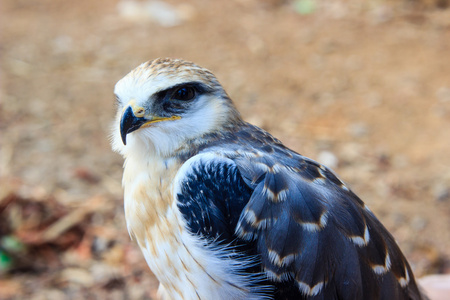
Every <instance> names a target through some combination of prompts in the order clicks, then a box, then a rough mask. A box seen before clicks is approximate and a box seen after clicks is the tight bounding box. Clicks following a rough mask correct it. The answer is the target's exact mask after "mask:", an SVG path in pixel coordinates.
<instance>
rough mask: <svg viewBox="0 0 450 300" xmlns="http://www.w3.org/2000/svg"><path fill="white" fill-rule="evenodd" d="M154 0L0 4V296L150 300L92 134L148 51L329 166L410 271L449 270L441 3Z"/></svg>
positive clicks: (107, 122) (105, 149)
mask: <svg viewBox="0 0 450 300" xmlns="http://www.w3.org/2000/svg"><path fill="white" fill-rule="evenodd" d="M149 3H150V4H149ZM155 3H156V2H154V1H153V2H135V1H125V0H122V1H121V2H118V1H106V0H100V1H90V0H80V1H77V2H74V1H62V0H61V1H54V0H41V1H37V0H27V1H25V0H4V1H2V4H1V10H2V11H1V17H0V22H1V45H0V47H1V48H0V50H1V77H0V80H1V90H0V101H1V102H0V130H1V131H0V147H1V152H0V298H1V299H8V298H11V299H22V298H26V299H80V298H81V297H86V299H153V298H154V297H155V290H156V287H157V282H156V280H155V278H154V277H153V276H152V275H151V273H150V271H149V270H148V269H147V266H146V264H145V262H144V259H143V257H142V255H141V253H140V252H139V250H138V249H137V247H136V246H135V244H134V243H133V242H132V241H130V239H129V237H128V234H127V230H126V226H125V221H124V216H123V203H122V201H123V199H122V188H121V182H120V181H121V173H122V158H121V157H120V156H119V155H117V154H115V153H113V152H112V151H111V149H110V145H109V134H110V129H111V123H112V119H113V115H114V111H115V107H114V101H115V100H114V96H113V87H114V84H115V82H116V81H117V80H119V79H120V78H121V77H122V76H124V75H125V74H126V73H127V72H128V71H130V70H131V69H132V68H134V67H135V66H137V65H138V64H139V63H141V62H144V61H147V60H150V59H153V58H156V57H179V58H184V59H187V60H191V61H194V62H196V63H198V64H199V65H201V66H204V67H207V68H208V69H210V70H211V71H213V72H214V73H215V74H216V75H217V77H218V78H219V80H220V81H221V83H222V84H223V85H224V87H225V89H226V90H227V91H228V93H229V95H230V96H231V98H232V99H234V101H235V103H236V105H237V107H238V108H239V110H240V111H241V113H242V115H243V116H244V118H245V119H247V120H248V121H250V122H252V123H254V124H256V125H258V126H261V127H263V128H264V129H266V130H268V131H270V132H271V133H272V134H273V135H275V136H276V137H278V138H279V139H281V140H282V141H283V142H285V144H287V145H288V146H289V147H291V148H293V149H295V150H296V151H297V152H300V153H302V154H304V155H306V156H309V157H311V158H313V159H316V160H319V161H321V162H323V163H325V164H328V165H329V166H330V167H332V168H333V169H334V170H335V171H336V172H337V173H338V174H339V175H340V177H341V178H342V179H343V180H344V181H345V182H347V183H348V184H349V185H350V186H351V187H352V189H353V190H354V192H355V193H357V194H358V195H359V196H360V197H361V198H362V199H363V200H364V201H365V202H366V203H367V204H368V205H369V207H370V208H371V209H372V210H373V211H374V212H375V213H376V215H377V216H378V217H379V219H380V220H381V221H382V222H383V223H384V224H385V226H386V227H387V228H388V229H389V230H390V231H391V232H392V234H393V235H394V237H395V238H396V239H397V241H398V243H399V245H400V247H401V249H402V250H403V252H404V253H405V255H406V257H407V258H408V260H409V261H410V263H411V266H412V268H413V270H414V271H415V274H416V277H422V276H425V275H427V274H446V273H450V233H449V232H450V230H449V229H450V155H449V153H450V9H445V8H443V6H445V4H446V3H447V2H446V1H435V2H433V1H423V2H421V1H415V2H414V1H401V0H398V1H387V0H386V1H383V0H380V1H375V0H373V1H357V0H347V1H344V0H329V1H325V0H323V1H319V0H318V1H314V0H312V1H306V0H303V1H281V0H280V1H277V0H265V1H257V0H233V1H207V0H194V1H190V2H189V3H187V2H186V1H176V0H170V1H167V2H165V3H163V4H166V6H164V5H162V4H161V2H157V3H156V4H155Z"/></svg>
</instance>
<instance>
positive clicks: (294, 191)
mask: <svg viewBox="0 0 450 300" xmlns="http://www.w3.org/2000/svg"><path fill="white" fill-rule="evenodd" d="M115 95H116V97H117V105H118V112H117V118H116V122H115V124H114V129H113V135H112V144H113V148H114V150H115V151H117V152H119V153H120V154H122V155H123V157H124V158H125V164H124V174H123V186H124V189H125V192H124V194H125V196H124V201H125V204H124V205H125V216H126V221H127V227H128V231H129V233H130V235H131V237H132V238H133V239H134V240H135V241H136V242H137V243H138V245H139V247H140V248H141V250H142V252H143V254H144V256H145V259H146V261H147V263H148V265H149V266H150V269H151V270H152V272H153V273H154V274H155V275H156V277H157V278H158V280H159V282H160V287H159V290H158V294H159V295H160V297H161V298H163V299H203V300H204V299H206V300H209V299H213V300H219V299H351V300H354V299H366V300H367V299H421V296H420V293H419V291H418V288H417V285H416V283H415V281H414V276H413V273H412V271H411V268H410V266H409V264H408V262H407V261H406V259H405V257H404V256H403V254H402V252H401V251H400V249H399V247H398V246H397V244H396V243H395V241H394V238H393V237H392V235H391V234H389V232H388V231H387V230H386V228H384V227H383V225H382V224H381V223H380V222H379V221H378V220H377V218H376V217H375V215H374V214H373V213H372V212H371V211H370V209H369V208H368V207H367V206H366V205H365V204H364V203H363V202H362V201H361V200H360V199H359V198H358V197H357V196H356V195H355V194H354V193H353V192H352V191H351V190H350V189H349V188H348V187H347V186H346V185H345V183H343V182H342V181H341V180H340V179H339V178H338V177H337V176H336V175H335V174H334V173H333V172H332V171H331V170H330V169H328V168H327V167H325V166H323V165H321V164H319V163H317V162H315V161H313V160H312V159H309V158H307V157H304V156H302V155H300V154H298V153H296V152H294V151H293V150H290V149H288V148H286V147H285V146H284V145H283V144H282V143H281V142H280V141H279V140H278V139H276V138H274V137H272V136H271V135H270V134H269V133H267V132H265V131H264V130H262V129H260V128H258V127H256V126H253V125H251V124H249V123H246V122H245V121H243V120H242V119H241V116H240V115H239V112H238V111H237V110H236V108H235V107H234V105H233V103H232V101H231V99H230V98H229V96H228V95H227V93H226V92H225V91H224V89H223V87H222V86H221V85H220V83H219V82H218V80H217V79H216V77H215V76H214V75H213V74H212V73H211V72H210V71H208V70H206V69H204V68H202V67H199V66H197V65H196V64H194V63H191V62H187V61H183V60H179V59H155V60H153V61H150V62H146V63H144V64H142V65H140V66H139V67H137V68H136V69H134V70H133V71H131V72H130V73H129V74H128V75H126V76H125V77H124V78H123V79H121V80H120V81H119V82H118V83H117V84H116V86H115Z"/></svg>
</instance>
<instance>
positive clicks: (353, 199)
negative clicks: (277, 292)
mask: <svg viewBox="0 0 450 300" xmlns="http://www.w3.org/2000/svg"><path fill="white" fill-rule="evenodd" d="M274 147H277V148H278V151H276V153H278V154H277V155H268V154H264V153H263V152H261V153H259V155H255V156H253V157H251V156H245V157H242V156H241V157H235V158H234V160H235V162H236V164H237V166H238V168H239V170H240V172H241V174H242V176H243V178H244V180H245V181H246V183H247V184H248V185H249V186H250V187H252V188H253V193H252V195H251V197H250V200H249V202H248V204H247V205H246V206H245V208H244V210H243V212H242V215H241V217H240V219H239V223H238V226H237V229H236V233H237V234H238V236H239V237H241V238H242V239H244V240H247V241H249V242H256V245H257V247H258V250H257V252H258V253H260V255H261V258H262V267H263V269H264V270H265V271H266V272H267V274H268V276H269V278H270V279H271V280H273V281H275V282H276V281H280V282H283V281H290V282H291V283H292V284H294V285H296V286H297V288H298V289H299V290H300V291H301V292H302V294H303V295H304V296H307V297H309V298H310V299H420V293H419V291H418V289H417V286H416V284H415V282H414V277H413V274H412V272H411V269H410V267H409V265H408V263H407V261H406V259H405V258H404V256H403V254H402V253H401V251H400V249H399V248H398V246H397V244H396V243H395V241H394V239H393V237H392V236H391V235H390V234H389V232H388V231H387V230H386V229H385V228H384V227H383V225H382V224H381V223H380V222H379V221H378V220H377V219H376V217H375V216H374V214H373V213H372V212H371V211H370V210H369V209H368V208H367V207H366V206H365V205H364V203H363V202H362V201H361V200H360V199H359V198H358V197H357V196H356V195H355V194H354V193H353V192H351V191H350V190H349V189H348V188H347V187H346V186H345V185H344V184H343V183H342V182H341V181H340V180H339V179H338V178H337V177H336V176H335V175H334V174H333V173H332V172H331V171H330V170H329V169H327V168H326V167H324V166H321V165H320V164H318V163H317V162H314V161H312V160H310V159H307V158H305V157H302V156H300V155H298V154H296V153H293V152H290V150H288V149H286V148H284V147H282V146H280V145H278V146H277V145H276V146H274ZM283 151H285V152H288V151H289V155H287V154H286V155H282V153H283Z"/></svg>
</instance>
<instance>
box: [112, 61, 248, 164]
mask: <svg viewBox="0 0 450 300" xmlns="http://www.w3.org/2000/svg"><path fill="white" fill-rule="evenodd" d="M114 93H115V95H116V99H117V106H118V111H117V116H116V120H115V123H114V128H113V134H112V144H113V149H114V150H116V151H117V152H119V153H121V154H122V155H124V156H127V154H128V153H129V152H130V151H132V152H135V151H144V152H145V153H148V152H149V151H153V152H154V153H155V154H157V155H160V156H171V155H173V154H174V151H176V150H178V149H180V148H181V147H183V145H185V144H186V143H187V142H188V141H192V140H195V139H199V138H201V137H203V136H205V135H207V134H209V133H214V132H218V131H220V130H221V129H223V128H224V127H226V126H230V124H234V123H239V122H241V119H240V116H239V113H238V112H237V110H236V109H235V108H234V106H233V104H232V102H231V100H230V98H229V97H228V95H227V94H226V92H225V91H224V89H223V88H222V86H221V85H220V83H219V81H218V80H217V79H216V77H215V76H214V75H213V74H212V73H211V72H210V71H208V70H206V69H204V68H202V67H199V66H197V65H196V64H194V63H191V62H187V61H184V60H179V59H168V58H165V59H155V60H153V61H149V62H146V63H143V64H141V65H140V66H138V67H137V68H136V69H134V70H133V71H131V72H130V73H129V74H128V75H126V76H125V77H124V78H122V79H121V80H120V81H119V82H117V84H116V86H115V89H114Z"/></svg>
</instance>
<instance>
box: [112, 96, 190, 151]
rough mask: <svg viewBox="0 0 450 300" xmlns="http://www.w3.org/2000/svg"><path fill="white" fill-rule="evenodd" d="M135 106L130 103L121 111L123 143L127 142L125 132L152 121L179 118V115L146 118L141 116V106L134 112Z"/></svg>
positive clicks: (127, 132) (145, 125) (148, 124)
mask: <svg viewBox="0 0 450 300" xmlns="http://www.w3.org/2000/svg"><path fill="white" fill-rule="evenodd" d="M135 108H136V107H132V105H130V106H128V107H127V108H126V109H125V110H124V111H123V113H122V117H121V119H120V136H121V137H122V142H123V144H124V145H126V144H127V134H129V133H131V132H133V131H135V130H138V129H139V128H144V127H149V126H150V125H151V124H152V123H156V122H161V121H170V120H179V119H181V117H179V116H172V117H156V116H154V117H151V118H146V117H144V116H143V114H142V111H143V109H142V108H140V107H139V108H137V109H138V110H137V112H138V113H137V114H138V115H139V116H136V114H135V112H134V111H135Z"/></svg>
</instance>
